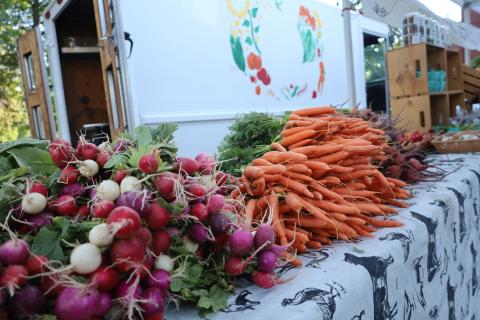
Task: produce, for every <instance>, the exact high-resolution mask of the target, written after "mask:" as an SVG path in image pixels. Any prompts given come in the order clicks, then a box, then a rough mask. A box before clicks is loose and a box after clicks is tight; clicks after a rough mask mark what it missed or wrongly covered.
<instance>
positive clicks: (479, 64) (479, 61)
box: [470, 56, 480, 68]
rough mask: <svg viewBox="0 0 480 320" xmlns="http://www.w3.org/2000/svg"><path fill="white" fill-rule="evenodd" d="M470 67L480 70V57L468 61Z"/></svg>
mask: <svg viewBox="0 0 480 320" xmlns="http://www.w3.org/2000/svg"><path fill="white" fill-rule="evenodd" d="M470 67H472V68H480V56H476V57H475V58H474V59H472V61H470Z"/></svg>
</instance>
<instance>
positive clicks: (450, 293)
mask: <svg viewBox="0 0 480 320" xmlns="http://www.w3.org/2000/svg"><path fill="white" fill-rule="evenodd" d="M456 289H457V286H455V287H454V286H452V285H450V277H448V281H447V299H448V320H456V316H455V290H456Z"/></svg>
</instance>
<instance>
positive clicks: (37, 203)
mask: <svg viewBox="0 0 480 320" xmlns="http://www.w3.org/2000/svg"><path fill="white" fill-rule="evenodd" d="M46 207H47V198H45V196H44V195H43V194H41V193H38V192H30V193H27V194H26V195H24V196H23V197H22V210H23V211H24V212H26V213H28V214H37V213H40V212H42V211H43V210H45V208H46Z"/></svg>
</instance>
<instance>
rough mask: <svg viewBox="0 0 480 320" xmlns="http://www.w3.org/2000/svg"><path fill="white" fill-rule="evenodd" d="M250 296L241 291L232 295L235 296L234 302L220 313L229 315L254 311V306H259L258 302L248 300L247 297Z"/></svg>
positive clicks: (247, 292) (246, 291)
mask: <svg viewBox="0 0 480 320" xmlns="http://www.w3.org/2000/svg"><path fill="white" fill-rule="evenodd" d="M251 294H252V293H251V292H250V291H248V290H242V291H240V292H238V293H236V294H235V295H234V296H236V298H235V301H234V302H233V303H230V304H229V305H228V307H227V308H226V309H224V310H222V312H225V313H230V312H239V311H244V310H255V308H254V306H256V305H259V304H260V301H253V300H250V299H248V298H247V296H248V295H251Z"/></svg>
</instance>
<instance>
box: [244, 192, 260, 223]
mask: <svg viewBox="0 0 480 320" xmlns="http://www.w3.org/2000/svg"><path fill="white" fill-rule="evenodd" d="M256 205H257V200H255V199H250V200H248V202H247V207H246V210H245V225H246V227H247V228H250V226H251V225H252V220H253V212H254V211H255V207H256Z"/></svg>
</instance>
